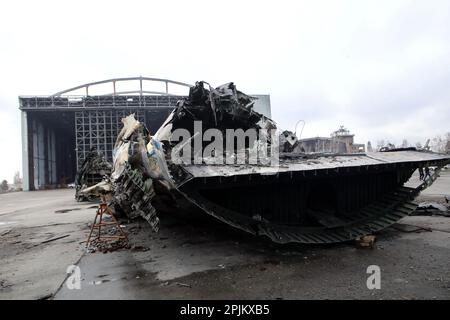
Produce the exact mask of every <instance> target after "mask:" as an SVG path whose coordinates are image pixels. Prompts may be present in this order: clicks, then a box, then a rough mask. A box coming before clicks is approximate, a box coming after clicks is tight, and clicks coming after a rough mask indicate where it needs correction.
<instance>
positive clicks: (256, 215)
mask: <svg viewBox="0 0 450 320" xmlns="http://www.w3.org/2000/svg"><path fill="white" fill-rule="evenodd" d="M205 84H206V83H204V82H198V83H196V85H195V86H194V87H192V88H191V89H190V93H189V97H188V98H186V99H183V100H180V101H179V102H178V104H177V108H176V109H175V110H174V111H173V112H172V113H171V115H170V116H169V118H168V119H167V120H166V122H165V123H164V124H163V125H162V126H161V128H160V129H159V130H158V132H157V133H156V134H155V135H154V136H153V137H152V136H150V134H149V132H148V131H146V129H145V128H144V127H143V124H140V123H139V122H138V121H136V120H135V121H136V122H137V123H138V124H135V125H134V128H135V129H134V130H129V131H130V132H131V133H130V134H129V135H126V134H122V135H121V137H119V139H118V142H117V143H116V145H117V144H120V143H121V142H122V143H123V144H126V143H130V144H129V146H128V147H127V148H128V149H127V155H126V157H127V159H126V161H125V160H124V161H122V162H121V165H119V166H116V161H115V163H114V171H113V174H112V179H111V180H112V181H113V189H114V190H115V191H114V197H113V199H114V200H113V202H114V203H115V207H116V209H117V211H119V212H120V211H121V212H124V213H125V214H127V215H128V216H129V217H136V216H142V217H144V218H145V219H147V221H149V223H150V225H151V226H152V227H153V229H154V230H155V231H157V230H158V228H159V218H158V216H157V210H156V209H155V207H156V208H158V207H159V206H160V205H161V203H168V204H169V205H172V206H176V205H177V203H178V202H180V203H181V202H182V201H181V200H182V199H184V200H187V201H188V202H189V203H192V204H193V205H195V206H196V207H198V208H200V209H201V210H203V211H204V212H205V213H207V214H209V215H211V216H213V217H215V218H217V219H219V220H221V221H223V222H225V223H227V224H229V225H230V226H233V227H235V228H239V229H241V230H244V231H246V232H249V233H251V234H254V235H261V236H266V237H269V238H270V239H271V240H273V241H274V242H277V243H288V242H298V243H335V242H342V241H347V240H352V239H355V238H357V237H359V236H363V235H367V234H371V233H374V232H376V231H379V230H381V229H383V228H386V227H388V226H389V225H391V224H393V223H395V222H396V221H398V220H399V219H401V218H403V217H404V216H407V215H409V214H411V213H412V212H413V211H414V210H415V209H416V204H414V203H413V202H412V200H414V198H415V197H416V196H417V195H418V194H419V192H420V191H421V190H423V189H424V188H426V187H427V186H429V185H431V184H432V183H433V182H434V180H435V179H436V178H437V176H438V173H439V170H440V168H441V167H442V166H444V165H446V164H448V163H450V157H449V156H448V155H441V154H436V153H432V152H426V151H417V150H402V151H390V152H378V153H368V154H315V155H310V154H305V153H302V152H301V151H302V150H301V148H299V147H298V144H297V143H296V141H294V140H296V139H295V138H296V137H292V133H289V132H283V133H282V135H283V136H284V139H280V141H281V144H280V146H279V150H280V152H281V153H280V159H279V166H278V167H276V168H275V167H271V166H267V165H261V164H255V165H249V164H245V165H224V164H222V165H216V164H206V163H201V164H180V163H174V162H173V161H172V159H171V151H172V149H173V148H174V147H175V145H176V143H174V142H173V141H172V140H171V134H172V133H173V132H174V130H176V129H180V128H184V129H187V130H188V131H189V132H190V133H191V134H195V133H194V132H193V130H194V126H193V122H194V121H196V120H201V121H202V123H203V127H202V130H203V131H205V130H206V129H208V128H216V129H218V130H220V131H222V132H223V131H225V130H226V129H229V128H231V129H237V128H242V129H244V130H246V129H248V128H257V129H261V128H262V129H268V128H276V124H275V123H274V122H273V121H272V120H271V119H268V118H266V117H264V116H263V115H261V114H259V113H257V112H255V111H253V109H252V106H253V101H254V100H253V98H252V97H250V96H247V95H245V94H244V93H242V92H239V91H237V90H236V87H235V86H234V84H232V83H229V84H226V85H224V86H221V87H218V88H216V89H213V88H211V87H209V89H207V88H205ZM125 127H126V124H125V122H124V129H123V130H125ZM128 127H129V128H130V126H128ZM269 142H270V141H269ZM145 144H146V145H147V147H146V148H147V156H144V154H145V149H144V147H143V146H144V145H145ZM245 147H246V148H250V147H251V146H245ZM158 152H160V153H159V154H158ZM137 155H140V156H137ZM228 156H229V155H228ZM128 158H129V159H128ZM128 160H129V161H128ZM148 160H150V162H151V165H148V164H146V162H147V161H148ZM116 167H120V168H121V169H120V170H116ZM419 167H434V168H435V170H434V172H433V175H431V176H429V177H428V178H427V179H426V180H425V181H424V182H423V183H422V184H421V185H420V186H418V187H417V188H408V187H405V186H404V184H405V182H407V181H408V179H409V178H410V177H411V175H412V174H413V172H414V171H415V170H416V169H417V168H419ZM155 172H156V173H155ZM115 173H116V174H115ZM158 211H159V210H158Z"/></svg>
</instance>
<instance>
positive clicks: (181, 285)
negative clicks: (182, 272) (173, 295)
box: [175, 282, 192, 288]
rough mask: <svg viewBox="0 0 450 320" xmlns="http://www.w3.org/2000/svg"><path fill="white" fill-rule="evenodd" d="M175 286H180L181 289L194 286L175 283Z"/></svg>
mask: <svg viewBox="0 0 450 320" xmlns="http://www.w3.org/2000/svg"><path fill="white" fill-rule="evenodd" d="M175 284H176V285H177V286H180V287H186V288H192V286H191V285H190V284H187V283H182V282H175Z"/></svg>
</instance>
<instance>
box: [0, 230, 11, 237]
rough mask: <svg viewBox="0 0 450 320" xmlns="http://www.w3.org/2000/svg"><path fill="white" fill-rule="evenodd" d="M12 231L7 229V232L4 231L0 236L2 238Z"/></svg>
mask: <svg viewBox="0 0 450 320" xmlns="http://www.w3.org/2000/svg"><path fill="white" fill-rule="evenodd" d="M11 231H12V229H9V230H7V231H5V232H3V233H2V234H1V236H2V237H3V236H6V235H7V234H8V233H10V232H11Z"/></svg>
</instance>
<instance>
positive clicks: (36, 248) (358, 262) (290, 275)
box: [0, 173, 450, 299]
mask: <svg viewBox="0 0 450 320" xmlns="http://www.w3.org/2000/svg"><path fill="white" fill-rule="evenodd" d="M448 177H450V175H448V174H447V173H446V174H445V179H442V180H441V184H440V185H437V186H433V187H435V190H438V191H439V192H437V193H436V194H434V193H430V192H428V193H426V192H425V194H423V196H424V197H427V198H436V199H440V198H442V194H448V193H450V179H448ZM437 183H439V180H438V182H437ZM431 190H433V189H431ZM447 191H449V192H447ZM24 195H31V196H32V197H33V199H36V200H32V201H31V205H28V204H26V203H25V202H24V201H23V202H21V201H20V199H24V198H23V197H24ZM55 195H57V196H56V198H58V200H52V199H54V198H55ZM7 196H10V195H7ZM14 197H15V198H14V199H13V198H12V197H11V198H5V195H1V196H0V201H2V204H3V203H8V204H9V205H7V206H3V205H2V206H1V207H0V223H2V222H3V223H4V224H0V237H1V239H2V244H1V247H0V248H1V250H0V258H1V259H2V264H1V265H0V298H1V299H17V298H32V299H37V298H54V299H450V268H448V262H449V261H450V218H446V217H425V216H415V217H407V218H405V219H403V220H402V221H401V224H403V227H401V228H400V227H398V226H397V227H396V228H389V229H387V230H385V231H383V232H381V233H380V234H378V235H377V242H376V245H375V248H374V249H358V248H356V246H355V245H354V243H344V244H337V245H322V246H317V245H316V246H306V245H298V244H290V245H276V244H274V243H272V242H270V241H269V240H265V239H263V238H258V237H254V236H251V235H247V234H245V233H243V232H240V231H237V230H234V229H232V228H230V227H228V226H227V225H224V224H222V223H220V222H219V221H216V220H215V219H213V218H211V217H208V216H204V217H203V218H198V217H196V218H195V219H193V220H191V219H188V218H186V217H176V218H174V217H167V216H161V221H162V224H161V228H160V232H159V233H158V234H155V233H153V232H152V231H151V230H150V227H149V226H148V225H147V224H146V223H145V222H143V221H135V222H128V221H122V222H121V223H123V224H124V225H125V230H126V231H127V233H128V234H129V238H130V246H131V248H130V249H119V250H116V251H113V252H108V253H101V252H98V251H97V252H94V253H86V251H85V250H84V243H81V242H82V241H84V240H85V239H86V238H87V234H88V231H89V227H88V223H91V222H92V220H93V219H94V215H95V208H92V204H80V203H76V202H75V201H74V200H73V190H57V191H40V192H33V193H21V195H20V194H17V195H15V196H14ZM21 197H22V198H21ZM4 199H7V202H3V200H4ZM39 199H41V200H39ZM43 200H45V201H43ZM17 202H19V203H21V204H20V205H19V208H17V209H16V210H11V209H5V208H12V207H14V206H17ZM74 209H76V210H74ZM67 210H68V211H67ZM56 211H59V212H56ZM405 224H406V225H408V226H409V227H405V226H404V225H405ZM411 226H421V227H425V228H426V229H417V228H414V227H411ZM8 231H9V232H8ZM5 232H8V233H7V234H5V235H4V236H2V234H3V233H5ZM66 234H69V236H67V237H66V238H62V239H59V240H54V241H51V242H48V243H44V244H42V242H43V241H45V240H48V239H50V240H51V239H54V238H57V237H58V236H63V235H66ZM16 242H18V243H16ZM72 264H74V265H76V266H77V267H79V270H80V275H81V277H80V280H81V282H80V289H69V288H68V286H67V283H66V282H65V279H66V276H67V274H66V270H67V267H68V266H70V265H72ZM370 265H377V266H379V267H380V269H381V289H379V290H378V289H374V290H369V289H368V288H367V278H368V277H369V274H368V273H367V268H368V267H369V266H370Z"/></svg>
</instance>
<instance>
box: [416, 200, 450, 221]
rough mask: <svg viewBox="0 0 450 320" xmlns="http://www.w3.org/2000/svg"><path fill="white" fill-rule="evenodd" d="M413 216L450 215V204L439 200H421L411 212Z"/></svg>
mask: <svg viewBox="0 0 450 320" xmlns="http://www.w3.org/2000/svg"><path fill="white" fill-rule="evenodd" d="M411 215H413V216H444V217H450V205H449V204H447V203H438V202H428V201H426V202H421V203H419V205H418V206H417V209H416V210H415V211H414V212H413V214H411Z"/></svg>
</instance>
